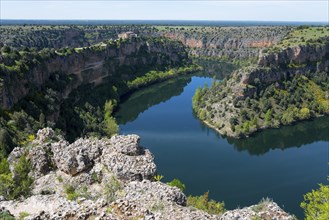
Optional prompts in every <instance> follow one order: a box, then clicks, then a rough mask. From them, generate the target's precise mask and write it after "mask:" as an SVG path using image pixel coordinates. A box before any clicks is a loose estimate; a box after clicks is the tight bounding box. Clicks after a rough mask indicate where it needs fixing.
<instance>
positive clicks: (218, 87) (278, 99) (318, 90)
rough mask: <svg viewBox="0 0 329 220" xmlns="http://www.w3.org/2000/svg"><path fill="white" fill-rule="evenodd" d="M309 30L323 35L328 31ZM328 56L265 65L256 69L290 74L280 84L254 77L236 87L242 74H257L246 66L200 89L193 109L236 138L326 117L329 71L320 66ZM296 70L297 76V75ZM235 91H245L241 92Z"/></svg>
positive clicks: (328, 109) (224, 132) (196, 94)
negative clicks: (230, 75) (299, 61)
mask: <svg viewBox="0 0 329 220" xmlns="http://www.w3.org/2000/svg"><path fill="white" fill-rule="evenodd" d="M303 30H304V31H305V29H298V31H303ZM311 30H312V31H313V30H317V31H320V32H321V33H322V31H323V30H324V28H320V29H319V30H318V29H314V28H311ZM316 36H318V35H316ZM319 36H322V35H321V34H319ZM293 41H294V40H293ZM314 42H316V43H318V44H324V43H325V42H328V39H327V38H321V39H320V41H314ZM326 57H327V56H325V58H324V59H323V60H318V61H317V62H308V63H299V64H296V63H294V62H291V63H289V62H288V63H287V64H284V65H280V66H279V67H277V66H273V65H271V66H270V67H261V68H259V70H257V71H259V72H263V73H262V74H268V75H270V74H272V75H273V74H275V73H276V72H279V73H280V72H288V74H286V75H285V76H284V77H282V78H283V79H282V80H277V81H275V82H272V83H265V82H261V81H260V79H259V78H255V79H254V80H253V81H251V82H249V83H248V84H246V85H244V86H245V88H243V83H241V84H242V85H240V84H238V83H237V82H239V81H240V80H241V78H242V75H241V74H240V72H243V71H246V72H250V71H255V67H253V66H251V67H246V68H244V70H242V71H237V72H236V73H235V74H234V75H233V76H232V77H231V79H230V80H224V81H222V82H216V81H214V82H213V83H212V85H211V86H210V87H208V86H206V87H204V88H199V89H197V91H196V93H195V96H194V97H193V108H194V111H195V113H196V115H197V116H198V117H199V118H200V119H201V120H203V121H206V122H207V123H208V124H210V125H211V126H213V127H214V128H216V129H217V130H220V131H221V133H223V134H228V135H230V136H237V137H241V136H248V135H249V134H251V133H253V132H255V131H257V130H259V129H264V128H268V127H274V128H277V127H279V126H282V125H290V124H293V123H294V122H296V121H300V120H307V119H310V118H314V117H318V116H321V115H324V114H328V113H329V99H328V91H329V75H328V72H326V71H318V70H317V66H319V65H322V64H321V63H324V62H326V61H325V60H326V59H327V58H326ZM294 72H296V73H299V74H293V73H294ZM289 73H292V74H289ZM300 73H301V74H300ZM237 87H238V88H239V89H240V88H243V89H244V91H242V92H237V91H239V90H236V88H237ZM234 89H235V91H233V90H234ZM241 93H245V94H244V95H243V94H242V95H241ZM241 96H244V97H241Z"/></svg>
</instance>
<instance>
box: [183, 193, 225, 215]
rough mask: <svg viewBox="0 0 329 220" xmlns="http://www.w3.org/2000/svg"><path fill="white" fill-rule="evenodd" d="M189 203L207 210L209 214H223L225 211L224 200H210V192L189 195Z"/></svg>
mask: <svg viewBox="0 0 329 220" xmlns="http://www.w3.org/2000/svg"><path fill="white" fill-rule="evenodd" d="M187 205H188V206H193V207H195V208H197V209H200V210H203V211H206V212H208V213H209V214H221V213H223V212H224V211H225V208H224V206H225V205H224V203H223V202H216V201H214V200H212V199H211V200H209V192H205V193H204V194H203V195H202V196H189V197H188V198H187Z"/></svg>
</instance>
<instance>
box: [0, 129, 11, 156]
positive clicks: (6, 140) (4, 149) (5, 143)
mask: <svg viewBox="0 0 329 220" xmlns="http://www.w3.org/2000/svg"><path fill="white" fill-rule="evenodd" d="M13 147H14V144H13V142H12V138H11V137H10V134H9V132H8V131H7V130H6V129H4V128H1V129H0V155H4V156H6V155H7V154H9V153H10V152H11V150H12V149H13ZM0 157H1V156H0Z"/></svg>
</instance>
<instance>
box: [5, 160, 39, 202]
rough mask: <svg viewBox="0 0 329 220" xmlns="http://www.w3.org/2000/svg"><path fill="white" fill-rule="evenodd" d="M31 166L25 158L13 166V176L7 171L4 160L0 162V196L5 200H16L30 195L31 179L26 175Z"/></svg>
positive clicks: (7, 166) (7, 167) (6, 163)
mask: <svg viewBox="0 0 329 220" xmlns="http://www.w3.org/2000/svg"><path fill="white" fill-rule="evenodd" d="M30 170H31V165H30V163H29V161H27V159H26V157H25V156H22V157H20V158H19V160H18V161H17V162H16V164H15V165H14V175H12V174H11V172H10V170H9V165H8V162H7V159H6V158H3V159H1V161H0V195H2V196H4V198H6V199H17V198H19V197H26V196H28V195H30V191H31V185H32V183H33V179H32V178H31V177H30V176H29V175H28V174H29V172H30Z"/></svg>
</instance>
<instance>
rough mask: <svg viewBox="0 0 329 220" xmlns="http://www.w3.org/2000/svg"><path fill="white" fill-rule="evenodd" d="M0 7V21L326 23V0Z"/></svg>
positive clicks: (133, 0)
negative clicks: (84, 20)
mask: <svg viewBox="0 0 329 220" xmlns="http://www.w3.org/2000/svg"><path fill="white" fill-rule="evenodd" d="M0 6H1V10H0V12H1V14H0V18H1V19H60V20H71V19H72V20H75V19H86V20H218V21H221V20H224V21H228V20H229V21H235V20H237V21H241V20H244V21H246V20H247V21H312V22H313V21H316V22H319V21H320V22H328V23H329V0H321V1H319V0H313V1H312V0H309V1H299V0H288V1H278V0H276V1H271V0H263V1H261V0H258V1H246V0H245V1H237V0H233V1H187V0H186V1H174V0H171V1H160V0H148V1H137V0H129V1H127V0H126V1H125V0H121V1H113V0H108V1H106V0H102V1H97V0H96V1H89V0H82V1H81V0H73V1H65V0H34V1H30V0H25V1H16V0H0Z"/></svg>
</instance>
